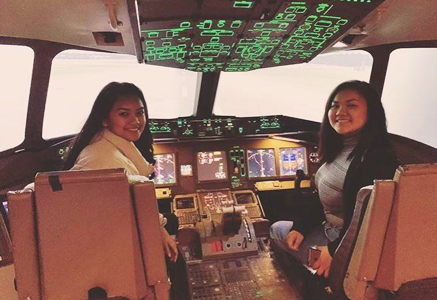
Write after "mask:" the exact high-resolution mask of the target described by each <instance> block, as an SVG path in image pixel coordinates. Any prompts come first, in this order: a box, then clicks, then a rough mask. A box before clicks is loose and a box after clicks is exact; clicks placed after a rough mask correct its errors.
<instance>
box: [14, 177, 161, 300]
mask: <svg viewBox="0 0 437 300" xmlns="http://www.w3.org/2000/svg"><path fill="white" fill-rule="evenodd" d="M8 200H9V206H10V216H11V218H10V225H11V232H12V242H13V243H12V244H13V251H14V257H15V269H16V277H17V287H18V294H19V299H26V298H27V297H30V299H45V300H51V299H57V300H58V299H88V293H89V290H91V289H93V288H96V287H99V288H102V289H103V290H105V291H106V293H107V297H116V296H122V297H126V298H128V299H132V300H133V299H167V298H168V289H169V286H168V282H167V275H166V268H165V258H164V253H163V250H162V242H161V235H160V227H159V220H158V210H157V203H156V196H155V193H154V188H153V183H151V182H146V183H134V184H130V183H129V182H128V179H127V177H126V175H125V174H124V171H123V170H95V171H64V172H53V173H40V174H37V176H36V179H35V192H34V193H33V192H27V193H21V194H20V193H19V194H11V195H9V197H8ZM150 256H153V259H151V258H150ZM158 296H159V297H160V298H158Z"/></svg>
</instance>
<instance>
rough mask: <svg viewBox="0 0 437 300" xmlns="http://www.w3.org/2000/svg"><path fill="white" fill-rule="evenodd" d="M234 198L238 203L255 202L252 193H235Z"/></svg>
mask: <svg viewBox="0 0 437 300" xmlns="http://www.w3.org/2000/svg"><path fill="white" fill-rule="evenodd" d="M235 200H237V204H238V205H241V204H251V203H255V201H254V199H253V198H252V193H236V194H235Z"/></svg>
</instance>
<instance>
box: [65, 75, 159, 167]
mask: <svg viewBox="0 0 437 300" xmlns="http://www.w3.org/2000/svg"><path fill="white" fill-rule="evenodd" d="M120 96H136V97H138V98H139V99H140V100H141V102H142V104H143V105H144V110H145V116H146V126H145V128H144V131H143V133H142V134H141V136H140V138H139V139H138V140H137V141H135V142H134V144H135V146H136V147H137V148H138V150H139V151H140V152H141V154H142V155H143V156H144V158H145V159H146V160H147V161H148V162H149V163H155V160H154V158H153V138H152V134H151V132H150V128H149V113H148V111H147V105H146V100H145V99H144V95H143V92H142V91H141V90H140V89H139V88H138V87H137V86H135V85H134V84H132V83H127V82H121V83H120V82H111V83H109V84H107V85H106V86H105V87H104V88H103V89H102V90H101V91H100V93H99V95H98V96H97V98H96V101H95V102H94V105H93V108H92V109H91V113H90V115H89V116H88V119H87V120H86V122H85V125H83V127H82V130H81V131H80V132H79V134H78V135H77V136H76V138H75V139H74V140H73V141H72V148H71V150H70V152H69V154H68V157H67V159H66V161H65V163H64V166H63V168H62V169H63V170H69V169H71V168H72V167H73V166H74V163H75V162H76V159H77V157H78V156H79V154H80V152H82V150H83V149H84V148H85V147H86V146H88V145H89V143H90V142H91V139H92V138H93V137H94V136H95V135H96V134H97V133H98V132H100V131H101V130H103V124H102V122H103V121H104V120H107V119H108V117H109V112H110V111H111V109H112V107H113V106H114V104H115V102H117V100H118V99H119V97H120Z"/></svg>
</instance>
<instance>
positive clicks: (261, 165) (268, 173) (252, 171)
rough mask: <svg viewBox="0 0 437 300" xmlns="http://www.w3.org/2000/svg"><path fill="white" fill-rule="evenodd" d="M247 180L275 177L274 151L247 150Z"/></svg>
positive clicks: (270, 149)
mask: <svg viewBox="0 0 437 300" xmlns="http://www.w3.org/2000/svg"><path fill="white" fill-rule="evenodd" d="M247 162H248V165H249V178H259V177H274V176H276V165H275V149H273V148H268V149H249V150H247Z"/></svg>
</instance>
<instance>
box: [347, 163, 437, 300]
mask: <svg viewBox="0 0 437 300" xmlns="http://www.w3.org/2000/svg"><path fill="white" fill-rule="evenodd" d="M436 215H437V164H422V165H406V166H402V167H399V168H398V170H397V171H396V174H395V176H394V179H393V180H384V181H376V182H375V185H374V187H373V191H372V194H371V197H370V200H369V203H368V206H367V210H366V213H365V215H364V220H363V223H362V226H361V229H360V231H359V234H358V238H357V242H356V244H355V248H354V251H353V253H352V257H351V261H350V264H349V268H348V270H347V274H346V277H345V279H344V290H345V293H346V295H347V296H348V298H350V299H353V300H358V299H378V297H379V296H378V295H381V291H390V292H391V294H392V296H391V297H392V299H421V300H425V299H436V297H437V285H436V280H433V278H437V255H436V249H437V239H436V238H435V237H436V230H437V217H436ZM340 247H341V246H340ZM409 293H410V294H409Z"/></svg>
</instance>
